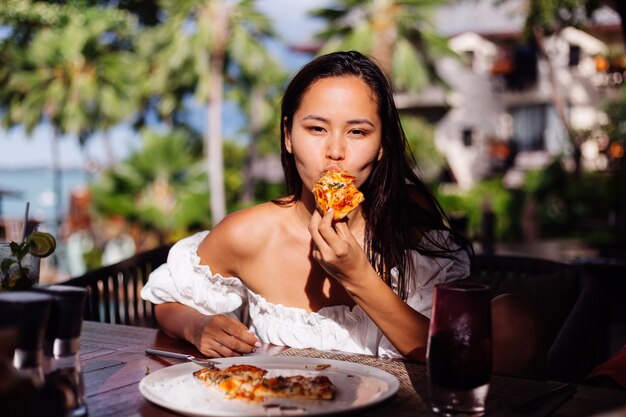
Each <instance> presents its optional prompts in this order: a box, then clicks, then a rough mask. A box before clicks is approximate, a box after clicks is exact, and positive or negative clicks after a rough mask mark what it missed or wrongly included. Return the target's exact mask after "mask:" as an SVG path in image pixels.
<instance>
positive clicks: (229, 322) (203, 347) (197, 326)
mask: <svg viewBox="0 0 626 417" xmlns="http://www.w3.org/2000/svg"><path fill="white" fill-rule="evenodd" d="M192 326H193V327H192V332H191V334H190V338H191V340H190V342H192V343H193V344H194V345H195V346H196V348H197V349H198V350H199V351H200V352H201V353H202V354H204V355H206V356H209V357H231V356H241V355H243V354H246V353H252V352H254V351H255V350H256V348H257V347H261V342H260V340H259V339H258V338H257V337H256V336H255V335H254V334H253V333H252V332H251V331H249V330H248V328H247V327H246V326H245V325H244V324H243V323H241V322H240V321H239V320H237V319H236V318H234V317H232V316H229V315H226V314H215V315H211V316H206V315H203V314H200V315H198V316H196V317H195V318H194V320H193V324H192Z"/></svg>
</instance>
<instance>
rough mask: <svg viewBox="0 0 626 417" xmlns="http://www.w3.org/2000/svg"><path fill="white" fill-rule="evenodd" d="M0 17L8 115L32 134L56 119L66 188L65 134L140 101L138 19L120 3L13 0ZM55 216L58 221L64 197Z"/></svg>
mask: <svg viewBox="0 0 626 417" xmlns="http://www.w3.org/2000/svg"><path fill="white" fill-rule="evenodd" d="M0 24H1V25H3V27H4V29H5V31H6V33H7V36H6V37H5V38H3V39H2V40H1V41H0V108H2V109H3V110H4V112H3V115H2V116H3V117H2V123H3V124H4V126H9V127H10V126H15V125H23V126H24V128H25V129H26V132H27V133H28V134H30V133H31V132H32V130H33V129H34V128H35V126H37V125H39V124H40V123H42V122H45V123H49V124H50V125H51V127H52V129H51V131H52V134H51V142H52V145H53V146H52V148H53V154H52V163H53V167H52V168H53V172H54V177H55V180H54V187H55V192H56V194H57V195H61V189H60V187H61V181H60V177H61V168H60V162H59V145H58V140H59V135H64V134H73V135H75V136H77V137H78V138H79V139H80V140H81V142H83V141H84V140H85V139H86V138H88V137H89V136H90V135H91V133H93V132H94V131H95V130H99V129H100V130H102V131H104V132H106V130H107V129H109V128H110V127H111V126H113V125H115V124H116V123H119V122H121V121H122V120H124V119H125V118H127V117H128V116H129V115H132V114H133V113H134V112H135V110H136V109H137V104H138V102H137V99H136V98H137V94H136V92H137V89H136V88H135V86H136V85H137V84H138V83H137V80H138V77H139V75H140V73H141V63H140V62H138V61H136V60H135V59H133V55H132V52H131V51H129V50H128V45H129V38H130V37H131V36H132V35H133V34H134V33H135V27H136V25H135V20H134V18H133V17H132V16H131V15H130V14H128V13H124V12H122V11H119V10H116V9H102V8H96V7H76V6H74V5H57V4H44V3H40V2H32V1H30V0H7V1H4V2H2V4H0ZM105 138H106V136H105ZM109 154H110V155H112V152H111V151H109ZM55 216H56V221H60V219H61V207H60V199H59V200H58V202H57V204H56V215H55ZM55 225H56V222H55Z"/></svg>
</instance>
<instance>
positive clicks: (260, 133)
mask: <svg viewBox="0 0 626 417" xmlns="http://www.w3.org/2000/svg"><path fill="white" fill-rule="evenodd" d="M235 49H236V51H237V54H238V55H240V56H241V57H242V58H244V57H246V56H247V57H250V56H252V55H256V57H257V58H256V59H247V60H244V59H242V63H243V64H242V66H241V74H240V77H239V81H238V88H236V89H231V90H230V91H229V93H230V94H229V97H230V98H231V99H233V101H235V102H236V103H238V104H239V107H240V108H241V109H242V110H243V111H244V113H245V114H246V116H247V118H248V128H247V129H246V132H247V133H248V135H249V140H250V142H249V144H248V146H247V148H246V155H245V158H244V166H243V187H242V190H241V195H240V198H239V204H240V205H242V206H248V205H250V204H252V203H253V201H254V194H255V189H256V178H255V176H254V173H253V166H254V163H255V162H256V161H257V160H258V159H259V157H260V156H262V155H266V154H268V153H278V152H280V148H279V147H278V146H279V145H278V143H277V142H276V140H275V138H276V134H277V132H276V109H277V108H278V107H279V100H280V98H281V96H282V94H281V93H282V86H283V84H284V82H285V81H286V80H287V73H286V71H285V70H284V69H283V68H282V66H281V65H280V64H279V63H278V62H277V61H276V60H275V58H274V57H273V56H272V55H271V54H269V53H268V52H267V51H263V50H258V49H256V48H255V49H254V50H251V51H248V50H247V49H246V47H245V46H244V45H242V47H240V48H235ZM259 68H263V71H259Z"/></svg>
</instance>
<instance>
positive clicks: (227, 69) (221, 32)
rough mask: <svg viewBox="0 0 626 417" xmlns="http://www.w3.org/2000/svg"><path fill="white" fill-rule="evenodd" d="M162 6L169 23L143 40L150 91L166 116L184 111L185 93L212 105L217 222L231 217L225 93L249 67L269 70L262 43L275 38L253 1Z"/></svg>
mask: <svg viewBox="0 0 626 417" xmlns="http://www.w3.org/2000/svg"><path fill="white" fill-rule="evenodd" d="M161 6H162V7H163V10H165V12H166V13H168V17H167V21H165V23H164V24H163V26H162V27H160V28H155V30H154V31H150V32H148V33H147V38H146V39H145V40H144V43H145V45H147V46H145V51H149V53H150V55H151V56H152V58H153V59H152V60H151V69H152V75H151V76H150V81H149V82H150V83H151V86H150V87H149V90H151V91H153V92H154V93H155V95H162V97H161V99H160V100H159V103H158V108H159V111H160V113H161V114H162V115H164V116H167V115H171V114H172V113H173V112H174V111H175V110H176V109H177V108H179V107H180V104H181V103H180V99H179V97H181V95H180V94H179V92H180V91H190V92H193V93H194V95H195V98H196V99H197V100H198V101H200V102H207V103H208V108H207V113H206V123H205V131H204V154H205V158H206V170H207V173H208V174H209V190H210V193H211V217H212V221H213V223H214V224H215V223H217V222H219V221H220V220H221V219H222V218H223V217H224V216H225V215H226V199H225V191H224V166H223V141H222V103H223V100H224V90H225V87H226V86H228V85H234V84H235V83H234V80H236V79H238V75H239V74H241V72H242V68H244V67H245V66H248V67H256V71H257V72H262V71H264V68H263V67H262V66H259V65H264V62H262V60H261V61H259V56H260V55H261V54H260V52H261V51H264V49H265V48H264V45H263V44H262V39H263V38H264V37H267V36H270V35H272V33H271V22H270V20H269V19H268V18H267V17H266V16H264V15H263V14H261V13H260V12H258V11H257V10H256V9H255V8H254V0H238V1H237V0H163V1H162V2H161ZM244 50H245V51H247V53H246V54H242V53H241V52H242V51H244ZM168 84H169V85H168ZM172 84H173V85H172ZM172 87H174V88H172ZM167 91H170V92H171V91H176V92H177V93H176V94H167V93H166V92H167ZM164 93H165V94H164Z"/></svg>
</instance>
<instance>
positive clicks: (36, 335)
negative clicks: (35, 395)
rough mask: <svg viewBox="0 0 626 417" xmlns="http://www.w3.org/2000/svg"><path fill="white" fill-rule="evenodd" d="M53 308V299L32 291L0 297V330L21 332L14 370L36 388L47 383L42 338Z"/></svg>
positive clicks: (9, 293) (10, 292) (0, 295)
mask: <svg viewBox="0 0 626 417" xmlns="http://www.w3.org/2000/svg"><path fill="white" fill-rule="evenodd" d="M51 306H52V297H51V296H49V295H47V294H43V293H36V292H32V291H7V292H2V293H0V328H4V327H13V328H16V329H17V331H18V338H17V344H16V347H15V351H14V354H13V366H14V367H15V369H17V371H18V372H19V373H20V374H21V375H23V376H26V377H29V378H30V379H31V380H32V382H33V384H34V386H35V387H37V388H40V387H41V386H42V385H43V383H44V371H43V335H44V331H45V329H46V324H47V322H48V315H49V313H50V308H51Z"/></svg>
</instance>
